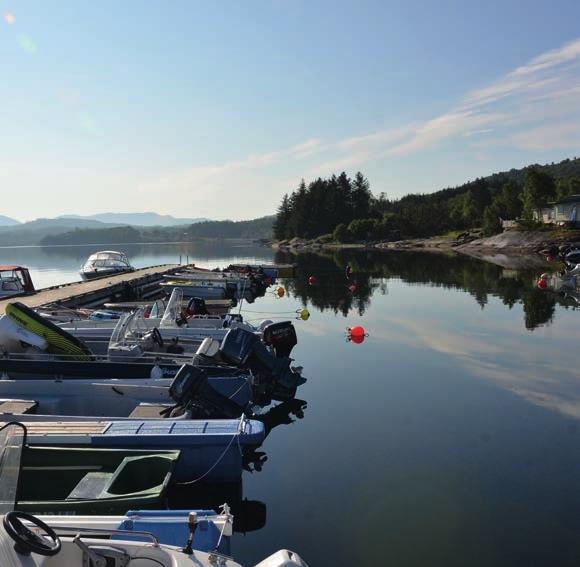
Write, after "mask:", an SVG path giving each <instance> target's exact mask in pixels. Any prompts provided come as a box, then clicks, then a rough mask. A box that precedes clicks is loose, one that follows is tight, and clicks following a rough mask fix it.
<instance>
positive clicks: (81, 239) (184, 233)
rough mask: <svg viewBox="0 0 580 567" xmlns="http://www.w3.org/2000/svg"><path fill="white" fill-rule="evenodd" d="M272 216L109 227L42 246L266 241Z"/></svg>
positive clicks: (57, 236) (46, 241) (81, 231)
mask: <svg viewBox="0 0 580 567" xmlns="http://www.w3.org/2000/svg"><path fill="white" fill-rule="evenodd" d="M273 221H274V217H273V216H268V217H262V218H258V219H254V220H249V221H238V222H234V221H208V222H201V223H195V224H192V225H189V226H178V227H153V228H149V227H131V226H122V227H113V228H108V229H78V230H73V231H69V232H65V233H62V234H55V235H50V236H46V237H45V238H43V239H42V240H41V244H42V245H44V246H50V245H64V244H120V243H141V242H182V241H187V240H191V239H192V238H240V239H258V238H270V237H271V235H272V223H273Z"/></svg>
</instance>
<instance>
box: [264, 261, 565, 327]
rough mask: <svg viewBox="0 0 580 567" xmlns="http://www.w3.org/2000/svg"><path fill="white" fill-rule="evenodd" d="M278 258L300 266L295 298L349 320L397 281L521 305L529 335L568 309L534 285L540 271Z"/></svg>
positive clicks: (480, 264) (292, 286) (483, 302)
mask: <svg viewBox="0 0 580 567" xmlns="http://www.w3.org/2000/svg"><path fill="white" fill-rule="evenodd" d="M275 259H276V262H280V263H288V262H296V263H297V264H298V266H299V274H301V277H298V278H296V279H294V280H288V281H287V282H286V286H287V289H288V291H289V292H290V293H291V294H292V295H293V296H294V297H295V298H297V299H300V300H301V301H302V302H303V303H304V304H305V305H308V304H310V305H312V306H314V307H316V308H317V309H319V310H321V311H324V310H331V311H333V312H334V313H341V314H342V315H343V316H345V317H347V316H348V315H349V313H351V312H352V311H355V312H357V313H358V314H359V315H363V314H364V313H365V312H366V311H367V310H368V308H369V306H370V304H371V298H372V296H373V295H374V294H377V293H379V294H382V295H386V294H387V293H388V282H389V280H392V279H397V280H401V281H403V282H405V283H407V284H410V285H418V284H421V285H425V284H428V285H430V286H435V287H442V288H447V289H460V290H462V291H465V292H467V293H468V294H469V295H471V296H472V297H473V299H474V300H475V301H476V302H477V304H478V305H479V306H480V307H481V308H482V309H485V307H486V306H487V304H488V302H489V297H490V296H493V297H498V298H499V299H500V300H501V301H502V303H503V304H504V305H505V306H506V307H507V308H508V309H511V308H512V307H513V306H514V305H516V304H518V303H520V304H521V305H522V306H523V311H524V320H523V323H524V326H525V328H526V329H528V330H534V329H536V328H537V327H539V326H542V325H547V324H550V323H552V321H553V319H554V316H555V307H556V303H560V304H561V305H564V306H565V305H566V303H565V302H563V301H560V300H559V299H558V298H555V297H550V296H549V295H547V294H544V293H542V292H541V291H540V290H538V289H537V288H536V287H535V286H534V283H533V282H534V281H535V278H536V277H537V270H535V269H531V270H521V271H516V270H509V269H505V268H503V267H501V266H497V265H495V264H491V263H488V262H484V261H481V260H478V259H475V258H470V257H467V256H460V255H456V254H434V253H425V252H409V251H404V252H402V251H401V252H399V251H397V252H374V251H368V252H363V253H361V252H355V251H348V250H341V251H338V252H336V253H334V254H311V253H304V254H298V255H293V254H289V253H282V252H279V253H277V254H276V258H275ZM346 266H350V268H351V275H350V277H347V276H346V274H345V268H346ZM310 275H314V276H315V277H316V285H310V284H309V282H308V277H309V276H310ZM353 283H354V284H355V285H356V289H355V290H354V291H353V290H352V289H351V288H350V286H351V284H353Z"/></svg>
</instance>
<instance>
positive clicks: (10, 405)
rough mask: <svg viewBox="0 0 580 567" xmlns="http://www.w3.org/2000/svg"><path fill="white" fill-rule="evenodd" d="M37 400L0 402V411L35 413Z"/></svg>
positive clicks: (20, 413) (18, 413)
mask: <svg viewBox="0 0 580 567" xmlns="http://www.w3.org/2000/svg"><path fill="white" fill-rule="evenodd" d="M36 408H38V402H37V401H35V400H10V401H6V402H0V413H12V414H16V415H23V414H26V413H36Z"/></svg>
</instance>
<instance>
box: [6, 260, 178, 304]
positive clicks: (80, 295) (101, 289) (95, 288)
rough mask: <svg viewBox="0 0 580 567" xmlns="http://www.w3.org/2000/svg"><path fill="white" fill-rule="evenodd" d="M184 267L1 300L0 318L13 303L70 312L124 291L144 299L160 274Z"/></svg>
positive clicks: (162, 267)
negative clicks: (137, 292) (138, 292)
mask: <svg viewBox="0 0 580 567" xmlns="http://www.w3.org/2000/svg"><path fill="white" fill-rule="evenodd" d="M187 267H188V266H184V265H181V266H180V265H178V264H162V265H160V266H152V267H149V268H142V269H139V270H135V271H134V272H129V273H125V274H119V275H116V276H108V277H103V278H98V279H94V280H88V281H80V282H74V283H70V284H63V285H60V286H54V287H49V288H44V289H39V290H38V291H37V292H36V293H34V294H31V295H20V296H15V297H9V298H7V299H4V300H1V301H0V315H2V314H4V310H5V308H6V305H7V304H8V303H11V302H14V301H19V302H21V303H24V305H27V306H28V307H32V308H34V307H40V306H41V305H51V304H59V305H62V306H63V307H70V308H75V307H95V306H97V305H102V304H103V303H104V302H105V301H107V300H114V299H115V298H116V296H120V295H122V293H123V292H124V291H125V290H127V287H130V288H131V289H134V290H135V289H139V290H142V291H143V292H144V293H143V297H147V294H151V290H152V288H156V287H157V283H158V282H160V281H161V280H162V279H163V275H164V274H171V273H173V272H175V271H177V270H182V269H184V268H187Z"/></svg>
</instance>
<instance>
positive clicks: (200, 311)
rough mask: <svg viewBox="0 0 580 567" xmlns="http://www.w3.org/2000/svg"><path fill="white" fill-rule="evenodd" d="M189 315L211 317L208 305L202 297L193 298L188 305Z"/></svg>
mask: <svg viewBox="0 0 580 567" xmlns="http://www.w3.org/2000/svg"><path fill="white" fill-rule="evenodd" d="M187 314H188V315H209V311H208V310H207V305H206V304H205V301H204V300H203V299H202V298H201V297H192V298H191V299H190V300H189V303H188V304H187Z"/></svg>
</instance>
